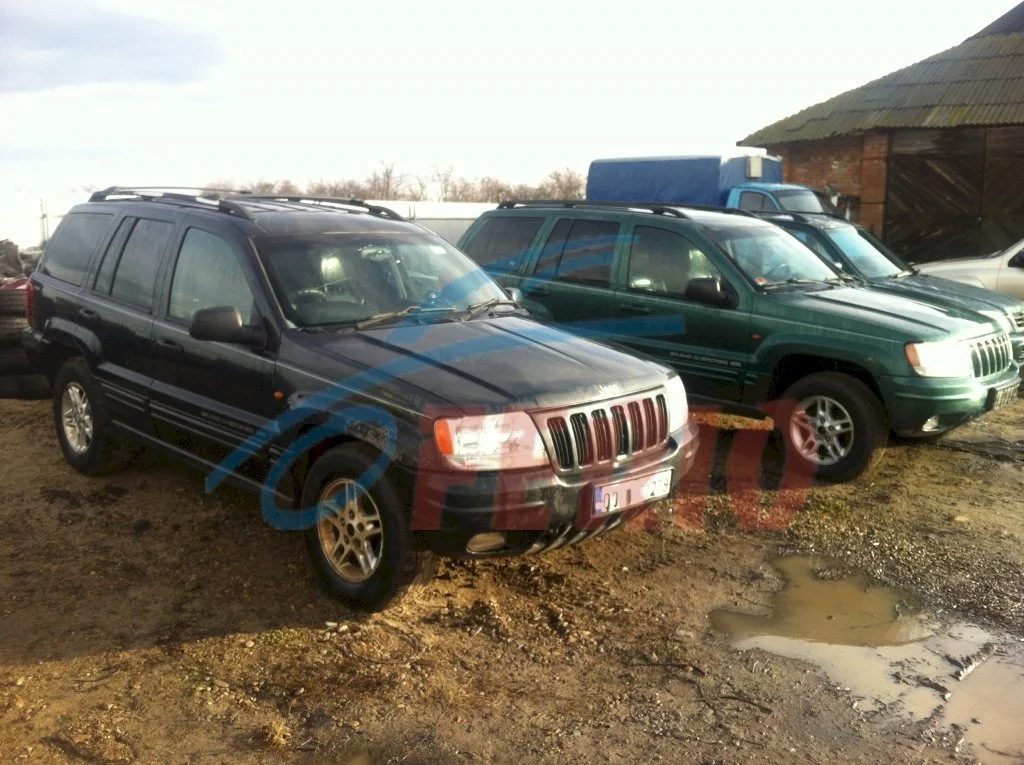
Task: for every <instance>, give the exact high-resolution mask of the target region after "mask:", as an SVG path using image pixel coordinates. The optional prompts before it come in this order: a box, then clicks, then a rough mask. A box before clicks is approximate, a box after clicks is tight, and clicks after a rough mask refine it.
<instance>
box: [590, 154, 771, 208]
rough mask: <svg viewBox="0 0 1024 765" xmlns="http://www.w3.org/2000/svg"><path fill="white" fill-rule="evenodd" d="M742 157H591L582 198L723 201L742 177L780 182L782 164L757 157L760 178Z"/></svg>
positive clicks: (599, 199) (608, 200) (708, 203)
mask: <svg viewBox="0 0 1024 765" xmlns="http://www.w3.org/2000/svg"><path fill="white" fill-rule="evenodd" d="M747 159H748V158H747V157H745V156H741V157H723V156H694V157H626V158H622V159H595V160H594V161H593V162H591V163H590V172H589V174H588V175H587V199H590V200H593V201H595V202H678V203H685V204H699V205H716V206H718V205H724V204H725V202H726V197H727V196H728V193H729V189H730V188H732V187H733V186H736V185H737V184H740V183H744V182H747V181H755V180H756V181H761V182H764V183H782V163H781V161H779V160H778V159H776V158H774V157H762V158H761V162H762V175H761V177H760V178H749V177H747Z"/></svg>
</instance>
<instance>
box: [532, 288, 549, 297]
mask: <svg viewBox="0 0 1024 765" xmlns="http://www.w3.org/2000/svg"><path fill="white" fill-rule="evenodd" d="M526 294H527V295H529V296H530V297H547V296H548V295H550V294H551V290H549V289H548V288H547V287H534V288H533V289H529V290H526Z"/></svg>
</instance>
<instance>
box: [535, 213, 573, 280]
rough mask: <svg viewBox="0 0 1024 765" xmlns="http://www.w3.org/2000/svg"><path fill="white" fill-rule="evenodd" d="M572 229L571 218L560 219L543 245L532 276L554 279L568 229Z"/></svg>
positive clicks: (567, 235) (567, 236)
mask: <svg viewBox="0 0 1024 765" xmlns="http://www.w3.org/2000/svg"><path fill="white" fill-rule="evenodd" d="M571 228H572V218H562V219H560V220H559V221H558V223H556V224H555V227H554V228H553V229H551V233H550V234H548V240H547V241H546V242H545V243H544V249H543V250H541V253H540V258H539V259H538V260H537V267H536V268H535V269H534V274H536V275H537V276H542V277H544V278H545V279H554V278H555V271H556V270H557V269H558V261H559V260H561V258H562V251H563V250H565V240H566V239H568V238H569V229H571Z"/></svg>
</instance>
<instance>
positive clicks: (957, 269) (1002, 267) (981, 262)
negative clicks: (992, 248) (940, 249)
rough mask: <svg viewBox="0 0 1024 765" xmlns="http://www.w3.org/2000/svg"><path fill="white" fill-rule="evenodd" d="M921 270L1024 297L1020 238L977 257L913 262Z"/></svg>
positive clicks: (1023, 247) (1023, 241) (1023, 250)
mask: <svg viewBox="0 0 1024 765" xmlns="http://www.w3.org/2000/svg"><path fill="white" fill-rule="evenodd" d="M915 268H917V269H918V270H919V271H920V272H921V273H924V274H931V275H932V276H941V277H943V278H945V279H952V280H953V281H956V282H963V283H964V284H973V285H974V286H976V287H985V288H986V289H990V290H995V291H996V292H1002V293H1004V294H1007V295H1012V296H1013V297H1015V298H1018V299H1020V300H1024V239H1021V240H1020V241H1019V242H1017V243H1016V244H1013V245H1011V246H1009V247H1007V248H1006V249H1005V250H1001V251H999V252H994V253H992V254H991V255H982V256H981V257H978V258H956V259H955V260H939V261H936V262H934V263H921V264H915Z"/></svg>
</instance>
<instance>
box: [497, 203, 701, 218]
mask: <svg viewBox="0 0 1024 765" xmlns="http://www.w3.org/2000/svg"><path fill="white" fill-rule="evenodd" d="M517 205H518V206H522V207H565V208H567V209H572V208H583V209H586V208H602V207H609V208H619V209H627V208H628V209H635V210H648V211H649V212H652V213H654V214H655V215H669V216H672V217H674V218H686V217H687V215H686V213H684V212H682V211H681V210H679V209H677V207H679V206H681V205H674V204H672V203H668V202H630V201H625V202H605V201H600V202H599V201H593V200H589V199H504V200H502V201H501V202H499V203H498V209H500V210H511V209H513V208H515V207H516V206H517Z"/></svg>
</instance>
